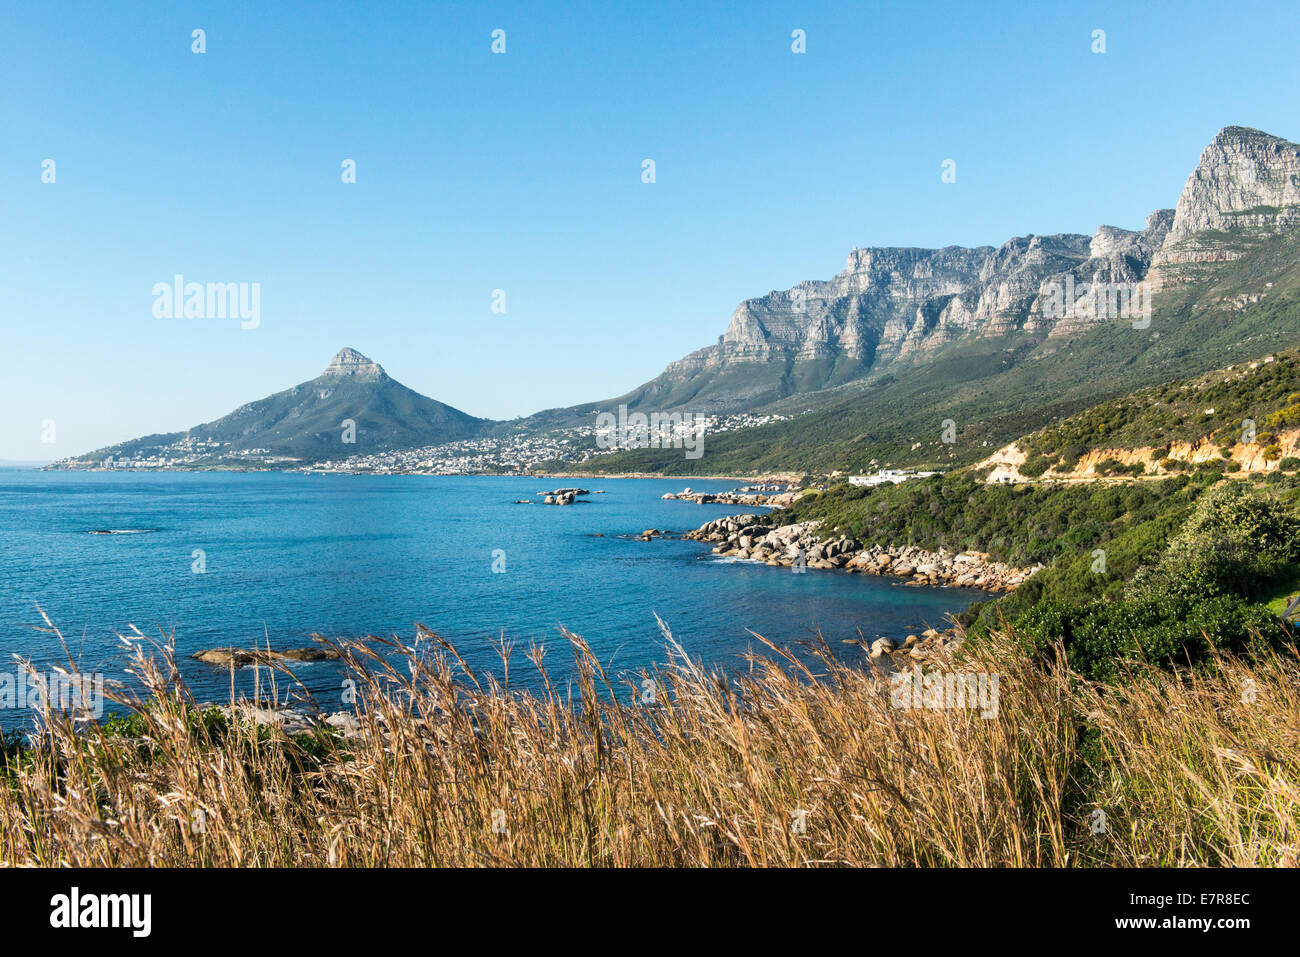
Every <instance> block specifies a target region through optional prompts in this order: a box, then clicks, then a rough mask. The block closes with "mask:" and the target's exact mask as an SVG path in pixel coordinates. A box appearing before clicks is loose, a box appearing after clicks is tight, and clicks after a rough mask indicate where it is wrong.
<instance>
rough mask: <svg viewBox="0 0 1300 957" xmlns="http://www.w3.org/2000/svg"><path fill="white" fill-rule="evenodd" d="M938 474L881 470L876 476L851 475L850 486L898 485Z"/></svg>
mask: <svg viewBox="0 0 1300 957" xmlns="http://www.w3.org/2000/svg"><path fill="white" fill-rule="evenodd" d="M938 474H939V473H938V472H915V471H913V470H912V469H881V470H880V471H878V472H876V473H875V474H874V475H850V476H849V484H850V485H868V486H870V485H884V484H885V483H886V482H889V483H890V484H892V485H897V484H898V483H899V482H906V481H907V480H908V479H917V478H928V477H929V476H931V475H938Z"/></svg>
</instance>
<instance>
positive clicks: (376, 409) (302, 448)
mask: <svg viewBox="0 0 1300 957" xmlns="http://www.w3.org/2000/svg"><path fill="white" fill-rule="evenodd" d="M348 422H351V423H354V424H355V428H353V429H349V428H348V425H347V423H348ZM491 424H492V423H491V422H490V421H489V420H486V419H478V418H475V417H474V416H472V415H468V414H466V413H464V412H461V411H460V410H459V409H454V408H452V407H451V406H449V405H444V404H443V403H441V402H438V401H436V400H434V399H430V398H427V397H426V396H423V395H420V393H418V392H415V391H413V390H412V389H408V388H407V387H406V386H404V385H402V384H401V383H400V382H397V381H396V380H395V379H392V378H390V377H389V376H388V374H387V373H386V372H384V370H383V369H382V368H381V367H380V366H379V365H378V364H377V363H375V362H372V361H371V360H370V359H367V358H366V357H365V356H363V355H362V354H361V353H359V352H357V351H356V350H354V349H347V348H345V349H343V350H342V351H340V352H339V353H338V355H336V356H335V357H334V359H333V360H332V361H331V362H330V364H329V366H328V367H327V368H326V369H325V371H324V372H322V373H321V374H320V375H319V376H317V377H316V378H315V379H312V380H310V381H308V382H303V383H301V384H299V385H296V386H294V387H293V388H292V389H287V390H285V391H284V392H277V393H276V394H274V395H271V396H268V397H267V398H265V399H259V400H258V401H256V402H250V403H248V404H247V405H243V406H240V407H239V408H238V409H236V410H235V411H234V412H232V413H230V414H229V415H227V416H223V417H222V418H220V419H217V420H216V421H213V422H208V423H206V424H204V425H199V426H195V427H194V428H192V429H190V430H189V431H188V432H173V433H170V434H166V435H151V436H145V437H144V438H140V439H134V440H132V441H130V442H124V443H122V444H121V445H116V446H111V447H109V448H105V449H99V450H97V451H95V452H91V453H89V454H87V455H84V456H80V457H79V460H80V461H94V462H97V461H101V460H103V459H105V458H107V457H109V456H112V457H113V458H114V459H117V460H120V459H122V458H140V457H154V456H163V457H169V458H170V457H177V456H181V457H190V458H193V457H197V460H196V461H194V462H190V463H187V464H199V463H206V464H211V463H213V462H218V461H231V460H238V461H241V462H243V463H244V464H247V463H248V462H249V461H250V460H251V461H253V462H256V461H261V462H264V463H266V464H280V465H283V464H286V463H285V461H284V460H289V461H290V462H301V463H308V462H316V461H321V460H324V459H330V458H342V457H345V456H349V455H358V454H366V453H369V452H378V451H383V450H387V449H398V448H410V447H414V446H421V445H436V444H439V443H442V442H451V441H455V440H457V439H464V438H469V437H472V436H475V435H478V434H480V433H482V432H483V431H484V430H485V429H486V428H488V427H489V426H490V425H491ZM349 440H351V441H349Z"/></svg>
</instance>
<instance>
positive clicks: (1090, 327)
mask: <svg viewBox="0 0 1300 957" xmlns="http://www.w3.org/2000/svg"><path fill="white" fill-rule="evenodd" d="M1297 226H1300V146H1297V144H1295V143H1292V142H1288V141H1287V140H1284V139H1280V138H1278V137H1276V136H1272V135H1269V134H1267V133H1263V132H1261V131H1259V130H1254V129H1249V128H1246V127H1240V126H1230V127H1227V128H1225V129H1223V130H1221V131H1220V132H1219V133H1218V135H1217V136H1216V137H1215V138H1214V140H1213V142H1211V143H1210V144H1209V146H1207V147H1206V149H1205V150H1204V152H1203V153H1202V155H1201V158H1200V162H1199V163H1198V164H1197V166H1196V169H1195V170H1193V171H1192V173H1191V175H1190V176H1189V177H1188V179H1187V181H1186V183H1185V185H1184V187H1183V190H1182V193H1181V195H1180V196H1179V197H1178V201H1177V204H1176V206H1175V207H1174V208H1173V209H1156V210H1155V211H1153V212H1152V213H1151V214H1150V215H1149V216H1148V217H1147V220H1146V224H1145V226H1144V228H1142V229H1140V230H1127V229H1121V228H1118V227H1114V226H1107V225H1103V226H1099V227H1098V228H1097V230H1096V231H1095V232H1094V233H1093V235H1091V236H1088V235H1084V234H1073V233H1065V234H1055V235H1050V236H1037V235H1028V236H1023V237H1017V238H1013V239H1010V240H1008V241H1006V242H1005V243H1003V244H1002V245H1001V246H998V247H993V246H981V247H975V248H966V247H961V246H949V247H944V248H942V249H916V248H898V247H872V248H864V249H854V250H852V251H851V252H850V253H849V255H848V259H847V263H846V267H845V269H844V270H843V271H842V272H840V273H838V274H837V275H835V276H833V277H832V278H830V279H828V280H809V281H805V282H801V283H799V284H798V285H796V286H794V287H793V288H791V289H786V290H778V291H773V292H769V293H768V294H766V295H764V296H760V297H757V298H754V299H749V300H746V301H744V302H742V303H741V304H740V305H739V306H738V307H737V308H736V310H735V311H734V312H733V313H732V315H731V319H730V322H729V323H728V326H727V329H726V331H725V332H724V333H723V334H722V335H721V336H719V337H718V340H717V342H716V343H714V344H713V345H710V346H706V347H705V348H702V349H699V350H697V351H695V352H692V353H691V354H689V355H687V356H685V357H684V358H682V359H680V360H678V361H676V362H673V363H671V364H670V365H669V366H668V367H667V368H666V369H665V370H664V371H663V372H662V373H661V374H660V375H659V376H657V377H656V378H654V379H652V380H651V381H649V382H647V383H644V384H643V385H641V386H639V387H637V388H635V389H633V390H631V391H629V392H627V393H625V394H624V395H622V396H618V397H615V398H612V399H608V400H605V401H601V402H593V403H587V404H584V405H579V406H573V407H569V408H564V409H550V410H546V411H544V412H540V413H537V414H536V415H534V416H532V417H530V418H528V419H525V420H522V422H516V423H511V426H510V428H511V429H513V430H514V431H516V432H519V431H525V432H526V431H529V430H532V431H536V432H539V433H540V432H543V431H545V430H548V429H552V428H555V427H557V426H566V425H590V424H591V422H592V417H593V416H594V414H595V413H596V412H598V411H603V410H613V409H616V408H617V407H618V406H619V405H620V404H626V405H627V406H628V408H629V409H630V410H632V411H643V412H647V413H649V412H655V411H658V412H672V411H686V412H691V413H704V414H712V415H728V414H735V413H745V412H755V413H773V412H774V413H778V414H780V415H782V416H785V420H784V421H778V422H775V423H773V424H770V425H765V426H761V427H758V428H749V429H742V430H734V431H729V432H725V433H719V434H717V435H715V436H710V437H709V440H708V443H707V445H706V452H705V455H704V456H703V457H702V458H701V459H698V460H694V461H684V460H683V458H682V456H681V454H680V450H671V449H642V450H635V451H628V452H623V453H619V454H616V455H611V456H604V457H601V458H600V459H599V460H597V461H593V462H589V463H587V465H595V466H596V467H597V468H601V469H608V470H611V471H625V470H627V471H630V470H643V471H672V472H692V471H694V472H700V473H708V472H713V473H718V472H722V471H729V472H750V471H764V470H778V469H779V470H790V469H818V468H836V467H838V468H859V467H866V466H867V465H869V464H871V463H873V462H879V463H882V464H883V463H884V462H886V461H888V462H889V463H890V464H909V463H917V464H919V463H923V462H924V463H933V464H941V465H942V464H958V463H962V462H968V461H974V460H975V459H977V458H979V457H981V451H983V452H984V454H987V452H988V449H989V447H990V446H997V445H1001V444H1003V443H1004V442H1006V441H1009V440H1010V439H1013V438H1015V437H1016V436H1018V435H1021V434H1023V433H1024V432H1026V431H1029V430H1032V429H1034V428H1039V427H1041V426H1043V425H1045V424H1047V423H1049V422H1051V421H1052V420H1053V419H1056V418H1060V417H1063V416H1066V415H1069V414H1071V413H1072V412H1075V411H1078V410H1079V409H1082V408H1085V407H1087V406H1089V405H1092V404H1095V403H1096V402H1098V401H1101V400H1103V399H1106V398H1108V397H1110V396H1115V395H1119V394H1121V393H1123V392H1125V391H1130V390H1132V389H1135V388H1139V387H1142V386H1146V385H1152V384H1155V383H1158V382H1164V381H1168V380H1171V379H1174V378H1179V377H1185V376H1188V375H1194V374H1198V373H1200V372H1203V371H1207V370H1209V369H1213V368H1217V367H1221V366H1223V365H1226V364H1229V363H1231V362H1233V361H1236V360H1239V359H1244V358H1251V357H1255V356H1259V355H1262V354H1263V353H1265V352H1267V351H1269V350H1272V349H1275V348H1279V347H1282V346H1285V345H1289V344H1294V343H1295V342H1296V340H1297V335H1298V334H1300V229H1297V228H1296V227H1297ZM1095 284H1107V286H1108V287H1109V288H1115V287H1122V288H1126V289H1127V288H1130V287H1136V286H1137V284H1144V285H1143V286H1142V289H1143V290H1144V291H1147V294H1148V296H1149V298H1148V299H1147V302H1148V303H1150V305H1151V312H1150V317H1149V318H1150V321H1149V323H1145V324H1144V322H1145V321H1144V320H1140V321H1131V317H1129V316H1127V315H1126V316H1124V317H1120V316H1116V315H1114V313H1113V310H1110V311H1107V310H1105V309H1102V310H1096V309H1093V310H1088V309H1072V308H1065V309H1062V308H1060V304H1061V289H1062V288H1071V289H1084V288H1090V287H1094V286H1095ZM1135 292H1136V288H1135ZM345 419H350V420H353V421H354V422H355V424H356V435H355V439H356V440H355V443H352V444H351V447H350V448H341V447H340V441H341V440H340V434H341V430H342V426H341V424H340V423H342V422H343V421H344V420H345ZM945 420H951V421H952V423H953V425H954V427H955V432H956V437H955V441H951V442H944V441H942V439H941V431H942V429H941V423H943V422H944V421H945ZM503 428H504V424H502V423H493V422H491V421H489V420H485V419H477V418H475V417H473V416H470V415H468V414H466V413H464V412H461V411H459V410H456V409H453V408H451V407H450V406H446V405H443V404H442V403H439V402H436V401H434V400H432V399H428V398H425V397H423V396H421V395H419V394H418V393H415V392H413V391H412V390H410V389H407V388H406V387H405V386H402V385H401V384H400V383H397V382H395V381H394V380H392V379H391V378H389V377H388V376H387V375H386V374H385V373H384V372H383V370H382V369H381V368H380V367H379V366H378V365H376V364H375V363H373V362H371V361H370V360H368V359H366V358H365V357H364V356H361V355H360V354H359V353H356V352H355V351H353V350H351V349H344V350H343V351H342V352H340V353H339V355H338V356H336V357H335V359H334V361H333V362H332V363H331V364H330V366H329V368H327V369H326V370H325V372H324V373H323V374H322V375H321V376H319V377H317V378H316V379H313V380H311V381H310V382H306V383H303V384H301V385H299V386H296V387H295V388H293V389H290V390H288V391H286V392H282V393H278V394H276V395H274V396H271V397H269V398H267V399H263V400H260V401H259V402H254V403H251V404H249V405H246V406H243V407H241V408H240V409H237V410H236V411H235V412H233V413H231V414H230V415H228V416H226V417H224V418H222V419H218V420H217V421H215V422H212V423H208V424H207V425H202V426H198V427H196V428H194V429H191V430H190V431H189V433H175V434H173V435H167V436H149V437H146V438H144V439H138V440H134V442H130V443H124V444H123V445H121V446H117V447H114V448H113V449H107V450H99V451H97V452H94V453H91V454H90V455H88V456H85V457H84V458H86V459H91V460H94V459H100V458H103V457H105V456H106V455H107V454H127V455H130V454H132V453H133V452H138V451H139V450H142V449H147V448H150V447H157V446H160V445H167V444H169V443H170V442H175V441H178V440H179V439H181V438H184V437H186V436H187V435H188V437H189V438H190V439H192V440H208V441H217V442H227V443H230V445H231V447H232V448H238V449H241V450H251V449H263V450H268V449H269V450H271V451H272V452H274V453H276V454H280V455H283V456H285V457H286V458H289V459H293V460H296V461H299V462H302V461H317V460H320V459H326V458H337V457H339V456H340V454H356V453H359V452H366V451H374V450H381V449H400V448H410V447H420V446H429V445H436V444H440V443H443V442H449V441H455V440H458V439H463V438H470V437H474V436H479V435H485V434H490V433H492V432H494V431H498V432H499V431H501V430H502V429H503ZM950 437H952V436H950ZM584 467H586V466H584Z"/></svg>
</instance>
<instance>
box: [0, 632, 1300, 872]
mask: <svg viewBox="0 0 1300 957" xmlns="http://www.w3.org/2000/svg"><path fill="white" fill-rule="evenodd" d="M665 634H666V636H667V637H668V639H669V641H670V642H671V636H668V635H667V632H665ZM568 637H569V640H570V642H571V644H572V647H573V649H574V654H575V656H576V661H577V668H576V672H577V678H576V680H575V681H574V682H573V683H572V684H570V685H566V688H565V689H563V690H561V689H560V688H557V687H556V686H555V685H554V684H552V683H551V682H550V680H549V679H545V680H544V684H543V687H544V690H543V691H542V692H540V693H537V694H526V693H518V692H516V691H514V690H512V689H510V688H508V687H504V688H503V687H502V686H501V685H500V684H498V683H496V682H495V681H494V680H492V679H490V678H484V677H481V676H476V675H475V674H473V673H472V672H471V671H470V669H469V668H468V667H466V666H465V664H464V663H463V662H462V661H461V660H460V659H459V658H458V656H457V655H456V653H455V650H454V649H453V648H451V646H449V645H448V644H446V643H445V642H443V641H442V640H441V639H439V638H438V637H437V636H436V635H433V634H432V633H430V632H427V631H422V632H421V635H420V641H418V642H417V646H418V650H417V649H413V648H408V647H403V646H401V645H398V644H395V643H387V642H385V643H380V644H383V645H386V647H382V648H380V649H379V650H378V651H377V650H376V647H377V645H376V643H375V642H373V641H371V642H368V643H349V644H342V645H339V646H338V648H339V650H340V651H341V652H342V654H343V655H344V659H345V664H346V666H347V668H348V670H349V672H350V673H351V675H352V677H353V678H354V680H355V681H356V682H357V688H358V705H357V714H358V717H359V718H360V719H361V722H362V732H361V733H360V734H359V735H358V736H355V737H351V738H344V737H342V736H341V735H339V734H337V733H333V732H326V731H321V732H318V733H315V734H312V735H304V736H298V737H294V738H288V737H285V736H283V735H281V734H279V733H278V732H276V731H272V730H269V729H267V728H265V727H261V728H259V727H258V726H256V725H255V724H254V723H252V722H250V721H246V720H233V721H226V720H225V719H221V720H217V719H216V717H215V715H214V713H213V712H207V713H206V714H204V713H201V712H200V711H199V710H198V709H197V708H196V706H195V702H194V701H193V700H192V699H191V698H190V695H189V693H188V691H187V690H186V689H185V687H184V685H183V684H182V683H181V682H180V679H179V677H178V675H177V673H176V670H175V665H174V661H173V660H172V658H171V651H170V649H169V648H168V647H167V646H166V645H164V644H160V645H154V646H153V647H152V648H151V649H149V650H148V651H147V652H146V651H140V652H138V655H137V658H136V661H135V663H134V665H133V670H134V672H135V674H136V677H137V678H138V679H139V681H140V683H141V684H142V686H143V688H144V689H145V696H144V697H143V698H139V697H132V698H131V699H130V701H129V704H130V705H131V707H132V709H133V711H134V715H133V717H132V718H130V720H129V721H128V722H127V726H128V727H127V730H126V733H124V731H123V729H122V728H121V727H120V726H118V727H109V726H107V725H106V724H101V723H91V724H89V725H82V726H79V727H77V728H75V729H74V727H73V725H72V723H71V722H70V721H68V720H66V719H64V718H61V717H60V716H58V715H57V714H51V715H48V716H47V717H46V719H45V721H46V726H45V729H44V732H43V733H42V734H41V735H40V736H39V738H38V739H36V740H35V741H34V742H33V744H32V745H31V746H30V747H28V748H27V749H25V750H24V751H22V753H16V752H13V751H11V752H10V753H9V754H8V756H7V758H6V760H5V763H4V764H3V765H0V774H2V775H3V777H0V861H2V862H3V863H5V864H8V865H40V866H59V865H89V866H95V865H104V866H169V865H209V866H238V867H246V866H294V867H302V866H327V865H340V866H347V865H378V866H388V865H416V866H425V865H441V866H448V865H450V866H478V865H541V866H583V867H586V866H618V867H622V866H683V865H685V866H731V865H742V866H808V865H902V866H985V865H994V866H1018V867H1021V866H1023V867H1042V866H1071V865H1171V864H1177V865H1221V864H1234V865H1275V864H1285V863H1294V862H1295V858H1296V845H1297V840H1298V838H1297V826H1298V825H1300V816H1298V810H1300V788H1298V786H1297V782H1298V781H1300V737H1298V735H1300V730H1298V729H1300V685H1298V684H1297V679H1298V677H1300V674H1298V672H1297V666H1296V660H1295V658H1294V657H1273V658H1269V659H1265V660H1262V661H1256V662H1254V663H1252V664H1251V665H1249V666H1247V665H1246V664H1244V663H1242V662H1240V661H1237V660H1233V659H1229V658H1224V659H1222V660H1220V661H1219V662H1218V663H1217V667H1216V668H1215V669H1214V670H1213V673H1210V672H1207V673H1204V674H1201V675H1198V676H1195V677H1191V676H1181V677H1174V676H1171V675H1169V674H1168V673H1164V672H1159V671H1155V670H1146V669H1143V670H1138V671H1135V672H1133V673H1132V674H1131V675H1130V676H1129V680H1128V682H1127V684H1125V685H1124V686H1123V687H1122V688H1121V689H1114V688H1099V687H1095V686H1092V685H1089V684H1088V683H1086V682H1084V681H1082V680H1081V679H1080V678H1078V677H1077V676H1075V675H1073V674H1071V673H1070V672H1069V670H1068V669H1066V668H1065V667H1063V666H1062V665H1061V663H1060V662H1059V661H1058V662H1056V663H1054V664H1049V665H1044V664H1042V663H1037V662H1034V661H1031V660H1030V659H1028V658H1027V657H1026V656H1025V654H1024V653H1022V652H1021V651H1020V650H1019V648H1018V647H1017V646H1016V645H1015V643H1014V642H1011V641H1007V640H1005V639H1002V640H994V641H991V642H988V643H985V644H981V645H980V646H979V647H972V646H971V645H969V644H968V645H967V646H966V647H965V650H964V651H963V656H964V657H963V660H961V661H953V660H951V659H946V660H944V661H940V662H937V667H938V668H939V669H940V670H943V671H949V672H951V671H953V670H959V671H974V672H984V673H988V674H996V675H997V676H998V679H999V685H998V690H999V707H998V711H997V715H996V717H988V718H986V717H982V716H981V714H980V712H979V711H978V710H972V709H968V708H958V709H952V708H949V709H929V708H920V709H901V708H897V707H894V706H893V705H892V704H891V695H890V685H889V681H888V679H887V678H886V677H884V676H883V675H879V674H875V673H873V672H872V671H871V670H870V669H864V668H860V667H854V666H846V665H843V664H840V663H838V662H836V661H835V660H834V659H833V658H832V657H831V656H830V655H829V654H823V655H821V657H820V659H819V661H820V664H819V665H818V666H817V668H816V673H814V672H813V671H812V670H810V669H809V668H807V667H805V666H804V665H803V664H800V663H799V661H798V660H797V659H795V658H794V657H792V656H788V655H785V654H783V653H782V652H781V651H780V650H779V649H776V648H774V647H773V648H771V649H770V652H769V654H767V655H766V656H765V657H762V658H758V657H756V658H753V659H751V661H750V663H749V668H748V670H747V672H746V673H745V674H742V675H736V674H729V675H728V674H723V673H722V672H719V671H709V672H705V671H703V670H701V669H700V668H699V667H698V666H696V665H695V664H694V663H692V662H691V661H690V660H688V659H687V658H686V657H685V656H684V655H683V654H681V651H680V649H677V648H675V646H671V645H670V648H671V649H672V650H671V661H670V663H669V664H668V665H667V666H665V667H664V668H663V669H661V670H660V671H659V672H657V673H656V674H654V675H653V676H652V680H653V681H654V682H655V689H654V694H653V698H654V701H653V702H651V703H642V701H641V698H642V688H641V687H640V686H639V684H638V686H637V687H632V688H616V687H615V686H614V684H613V682H612V681H611V680H610V678H609V677H608V676H607V675H606V674H605V672H604V671H603V669H602V667H601V665H600V663H599V662H598V661H597V659H596V657H595V656H594V655H593V654H592V653H591V651H590V649H589V648H588V647H587V646H586V644H585V643H584V642H583V641H582V640H581V639H580V638H578V637H576V636H572V635H570V636H568ZM135 644H136V645H137V646H140V645H142V644H143V643H142V642H140V641H136V642H135ZM824 651H825V649H823V652H824ZM381 652H382V653H381ZM502 654H503V657H504V659H505V669H504V675H505V676H507V677H504V678H503V679H502V680H503V681H505V680H507V678H508V675H509V674H510V669H511V668H512V667H515V666H517V665H518V662H512V661H511V658H512V657H513V656H512V654H511V651H510V649H509V648H503V649H502ZM528 657H530V658H531V659H532V663H531V665H530V667H535V668H539V669H541V668H542V664H541V657H540V655H539V654H537V653H535V652H532V653H530V654H529V656H528ZM543 675H544V669H543ZM1248 679H1249V680H1250V681H1253V682H1254V686H1253V688H1254V694H1253V701H1250V700H1244V699H1249V698H1251V697H1252V696H1251V695H1250V694H1249V693H1243V689H1248V688H1249V687H1250V686H1248V685H1245V684H1244V682H1245V681H1246V680H1248ZM1099 810H1100V811H1102V812H1104V814H1105V822H1106V827H1105V828H1104V829H1101V828H1099V827H1098V826H1097V821H1098V817H1097V814H1096V812H1097V811H1099ZM801 812H806V813H801ZM801 821H802V823H803V825H804V827H802V828H801V827H800V822H801ZM801 830H802V831H803V833H800V831H801Z"/></svg>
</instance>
